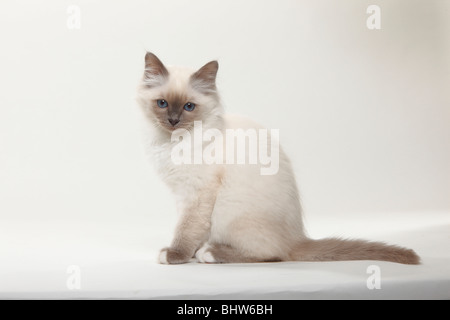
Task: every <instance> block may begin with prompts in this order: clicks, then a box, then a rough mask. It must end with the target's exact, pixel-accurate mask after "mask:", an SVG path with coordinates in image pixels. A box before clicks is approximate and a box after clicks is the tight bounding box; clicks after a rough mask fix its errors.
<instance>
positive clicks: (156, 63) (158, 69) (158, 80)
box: [144, 52, 169, 87]
mask: <svg viewBox="0 0 450 320" xmlns="http://www.w3.org/2000/svg"><path fill="white" fill-rule="evenodd" d="M168 75H169V72H168V71H167V69H166V67H165V66H164V64H163V63H162V62H161V60H159V59H158V57H157V56H155V55H154V54H153V53H151V52H147V53H146V54H145V73H144V82H145V83H146V85H147V86H148V87H154V86H157V85H161V84H162V83H163V81H164V80H165V79H166V78H167V77H168Z"/></svg>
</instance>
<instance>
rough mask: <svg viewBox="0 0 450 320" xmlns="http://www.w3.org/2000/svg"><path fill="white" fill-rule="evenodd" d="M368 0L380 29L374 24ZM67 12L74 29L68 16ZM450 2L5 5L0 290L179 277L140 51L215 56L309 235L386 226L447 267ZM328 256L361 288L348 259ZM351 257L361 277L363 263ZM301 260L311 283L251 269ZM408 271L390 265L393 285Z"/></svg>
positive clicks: (176, 59)
mask: <svg viewBox="0 0 450 320" xmlns="http://www.w3.org/2000/svg"><path fill="white" fill-rule="evenodd" d="M371 4H376V5H379V6H380V8H381V29H380V30H369V29H368V28H367V26H366V20H367V19H368V17H369V14H367V13H366V9H367V7H368V6H369V5H371ZM72 5H75V6H76V7H75V8H78V9H79V10H80V16H79V17H80V19H79V22H80V28H79V29H77V28H75V29H71V28H69V27H68V24H67V23H68V20H69V26H73V21H74V20H72V19H71V18H73V11H70V12H69V13H68V11H67V10H68V8H70V6H72ZM449 12H450V2H449V1H438V0H428V1H425V0H422V1H418V0H396V1H387V0H386V1H385V0H374V1H372V0H371V1H366V0H351V1H333V0H327V1H324V0H310V1H300V0H264V1H256V0H252V1H250V0H247V1H237V0H232V1H218V0H193V1H184V0H176V1H175V0H170V1H166V0H157V1H147V0H141V1H138V0H132V1H111V0H108V1H106V0H103V1H100V0H97V1H87V0H70V1H68V0H46V1H32V0H29V1H1V2H0V243H1V245H0V259H1V260H3V261H1V263H0V266H1V269H0V278H1V281H0V291H1V290H3V291H5V290H6V291H7V292H8V291H22V292H26V291H30V290H35V291H39V290H43V288H44V289H46V290H49V291H52V292H58V290H67V288H66V286H65V283H66V282H65V281H66V277H67V275H66V268H67V266H68V265H69V264H76V265H81V266H82V267H84V269H83V270H84V271H83V272H84V274H85V275H86V276H85V277H87V278H88V280H89V279H90V280H91V281H90V282H89V281H84V282H83V283H84V284H83V286H84V288H86V287H88V288H91V289H92V290H97V291H98V290H100V289H99V288H100V287H99V284H101V285H102V286H103V287H102V288H103V289H102V290H110V289H111V290H114V289H115V290H118V288H120V287H121V288H126V289H127V290H128V289H129V287H130V285H129V283H132V285H131V286H135V287H136V288H137V289H142V288H141V286H146V282H145V281H144V282H143V280H142V279H148V277H149V276H151V277H152V278H151V280H149V283H150V284H149V285H148V287H151V288H153V290H154V291H155V292H156V293H152V295H151V296H160V295H161V291H159V289H158V287H152V285H151V283H153V284H154V283H160V285H161V288H168V287H167V285H168V283H167V282H166V280H165V279H169V278H171V276H170V277H169V276H167V275H166V276H164V274H163V276H161V274H159V273H158V272H172V271H173V270H178V269H164V268H160V267H159V266H155V265H154V258H155V256H156V254H157V250H158V248H160V247H161V246H164V245H167V244H168V241H170V238H171V233H172V229H173V223H174V221H175V218H176V216H175V206H174V203H173V199H172V198H171V196H170V194H169V192H168V190H167V189H166V187H165V186H164V185H163V184H162V183H161V182H160V180H159V179H158V178H157V176H156V174H155V172H154V171H153V170H152V168H151V166H150V165H149V164H148V163H147V159H146V156H145V155H144V151H143V147H142V136H141V132H140V128H139V125H140V121H139V116H140V114H139V112H138V107H137V104H136V102H135V91H136V86H137V83H138V81H139V79H140V77H141V74H142V71H143V59H144V54H145V51H146V50H149V51H152V52H154V53H155V54H157V55H158V56H159V57H160V58H161V60H162V61H163V62H165V63H167V64H175V65H188V66H193V67H201V66H202V65H203V64H204V63H206V62H208V61H210V60H212V59H218V60H219V63H220V68H219V69H220V70H219V76H218V85H219V88H220V90H221V93H222V98H223V101H224V103H225V106H226V109H227V110H228V111H229V112H233V113H242V114H245V115H247V116H250V117H252V118H254V119H255V120H258V121H259V122H261V123H262V124H264V125H266V126H267V127H269V128H275V129H279V130H280V138H281V143H282V145H283V146H284V149H285V150H286V152H287V153H288V155H290V157H291V158H292V163H293V166H294V169H295V173H296V176H297V178H298V183H299V187H300V191H301V196H302V201H303V206H304V208H305V212H306V225H307V228H308V229H309V231H310V234H311V235H312V236H317V237H319V236H320V237H321V236H325V235H345V236H365V235H366V234H369V235H372V236H376V235H378V234H380V235H381V234H382V232H390V234H391V237H388V236H387V235H384V234H383V238H379V240H386V241H391V240H392V241H394V242H397V241H401V243H400V244H402V245H407V246H411V247H414V248H418V249H419V254H421V255H422V257H424V256H425V258H426V259H428V260H426V262H430V261H431V262H433V261H441V263H442V266H443V265H448V264H447V262H445V261H444V260H439V259H441V258H440V257H441V256H442V254H443V253H442V252H447V251H448V250H447V249H445V248H446V247H445V240H441V239H446V241H447V243H448V227H447V226H445V227H444V225H442V227H436V224H439V223H440V222H439V221H443V220H445V221H447V223H448V217H449V216H450V215H449V212H450V201H449V199H450V166H449V163H450V146H449V140H450V125H449V124H450V90H449V84H450V15H449ZM70 23H72V24H70ZM378 216H380V217H384V218H380V219H381V220H376V219H377V218H375V217H378ZM439 217H440V218H439ZM413 218H417V219H415V220H414V219H413ZM366 219H367V221H371V223H372V224H371V225H369V224H367V223H365V222H366ZM383 219H384V220H383ZM373 223H375V224H373ZM376 223H378V224H376ZM428 223H429V225H430V226H433V227H430V229H425V230H424V231H423V232H422V233H420V232H417V233H413V234H412V235H410V234H409V231H408V232H406V233H405V234H404V235H403V237H397V238H396V236H395V234H396V233H397V232H398V231H400V230H407V229H408V228H413V229H414V228H418V227H420V226H422V225H428ZM366 224H367V226H366ZM365 227H367V228H365ZM408 230H409V229H408ZM433 230H435V231H436V230H438V231H439V230H440V233H439V236H438V233H437V232H435V231H433ZM414 234H416V235H417V236H414ZM433 235H434V237H433ZM426 236H431V238H430V239H431V240H432V241H428V242H427V241H422V239H424V237H426ZM433 239H434V240H433ZM374 240H376V239H374ZM433 241H434V242H433ZM421 244H422V246H421ZM436 244H440V245H436ZM439 250H441V251H439ZM99 259H100V260H99ZM102 259H103V260H102ZM433 259H435V260H433ZM436 259H437V260H436ZM93 261H97V269H95V268H94V269H95V270H94V271H93V272H92V273H91V274H90V275H89V268H87V269H86V268H85V265H93V264H94V262H93ZM105 261H106V262H108V263H110V262H112V261H113V262H114V264H113V269H108V268H109V267H108V268H106V267H104V265H103V264H102V263H106V262H105ZM117 261H127V262H123V263H119V264H117ZM130 261H131V262H130ZM442 261H444V262H442ZM100 262H101V263H100ZM134 262H140V263H142V265H141V264H139V265H138V266H135V265H133V263H134ZM98 266H100V267H98ZM122 266H128V267H126V268H125V269H123V270H128V271H126V272H125V271H123V270H122V269H121V268H122ZM321 266H322V268H324V270H328V271H327V272H328V273H327V274H328V275H330V274H331V275H332V276H331V277H332V278H333V277H334V278H335V279H336V281H338V282H339V281H341V280H340V279H342V281H344V282H345V281H349V283H350V282H351V281H352V278H348V277H347V278H345V275H344V276H343V275H342V274H340V271H339V270H343V267H342V265H339V264H327V265H321ZM347 266H350V265H346V266H345V268H344V269H345V270H350V269H351V270H353V271H352V272H353V273H352V274H355V273H358V272H362V273H361V274H360V275H359V277H361V279H362V280H361V281H362V282H361V283H365V277H366V273H365V265H364V268H363V269H361V270H362V271H361V270H360V269H359V268H360V266H362V265H361V264H352V265H351V266H350V269H347ZM383 266H384V268H385V269H383V272H384V274H387V275H388V276H389V271H386V270H390V269H389V268H388V267H389V264H384V265H383ZM442 266H441V265H436V266H435V267H433V268H434V269H433V268H431V267H430V266H429V265H427V264H426V267H424V268H422V269H417V270H418V271H417V273H416V274H413V275H406V276H404V279H406V280H405V281H411V279H423V278H426V277H428V275H429V274H435V275H436V274H437V275H438V276H436V277H437V278H436V279H439V281H441V282H439V283H444V282H442V279H441V278H439V277H442V278H445V279H447V280H446V281H447V282H445V283H447V284H448V275H447V274H446V273H445V272H444V271H445V270H446V268H445V267H442ZM291 267H292V276H291V275H289V277H287V278H286V279H285V282H282V283H286V284H291V283H292V281H293V279H294V278H295V279H297V280H296V281H297V282H299V281H301V279H304V278H305V277H304V276H298V274H297V272H298V270H301V269H298V266H297V264H292V265H290V264H286V265H281V264H280V265H279V266H278V267H277V266H273V267H266V266H260V267H259V268H262V269H258V270H266V269H267V268H269V269H270V270H271V271H270V272H272V273H273V276H274V277H278V276H281V275H282V274H284V273H280V272H279V269H277V268H282V269H281V270H284V269H283V268H291ZM114 268H115V269H114ZM127 268H128V269H127ZM148 268H150V269H151V270H153V271H152V272H151V274H149V273H148V272H146V270H150V269H148ZM188 268H190V269H189V270H192V272H193V274H195V270H197V271H198V270H199V269H196V268H197V267H194V266H191V267H188ZM198 268H203V267H198ZM221 268H222V269H223V270H222V269H220V270H222V271H224V272H231V273H233V272H234V271H235V269H232V268H231V269H229V268H227V267H221ZM271 268H275V269H273V270H272V269H271ZM302 268H303V272H307V270H308V269H309V268H316V265H315V264H314V265H313V264H311V265H309V264H302ZM305 268H306V269H305ZM386 268H387V269H386ZM392 268H394V267H392ZM36 270H38V271H39V270H44V271H45V272H44V271H43V273H39V275H38V276H36V274H35V272H38V271H36ZM86 270H87V271H86ZM105 270H109V273H108V272H106V273H105ZM111 270H112V271H111ZM166 270H168V271H166ZM169 270H172V271H169ZM183 270H184V269H180V270H179V271H177V272H181V273H183V274H185V272H184V271H183ZM201 270H204V271H205V272H208V271H206V270H210V271H209V272H212V275H214V272H215V271H214V270H216V269H211V268H207V267H205V268H204V269H201ZM217 270H218V269H217ZM267 270H268V269H267ZM305 270H306V271H305ZM314 270H315V269H314ZM320 270H322V269H320ZM336 270H337V271H336ZM358 270H359V271H358ZM392 270H394V271H392ZM404 270H405V269H404V267H403V266H395V268H394V269H391V271H392V272H393V273H392V279H394V280H395V281H397V280H398V279H399V278H398V277H397V276H399V275H401V274H404V273H402V272H404ZM408 270H412V272H413V273H414V272H416V271H414V270H416V269H408ZM439 270H440V271H439ZM443 270H444V271H443ZM222 271H221V272H222ZM39 272H40V271H39ZM201 272H203V271H201ZM236 272H237V271H236ZM334 272H337V274H335V273H334ZM231 273H230V275H231ZM319 273H320V272H319ZM344 273H345V272H344ZM444 273H445V274H444ZM202 274H203V273H202ZM2 276H3V277H2ZM141 276H142V277H141ZM341 276H343V278H340V277H341ZM108 277H109V278H108ZM140 277H141V278H140ZM146 277H147V278H146ZM293 277H294V278H293ZM215 278H216V277H215V276H212V277H211V281H213V282H212V283H215V282H214V281H215V280H214V279H215ZM328 278H329V277H328ZM328 278H327V277H326V276H325V277H324V278H323V279H328ZM20 279H22V280H20ZM84 279H86V278H84ZM117 279H120V281H119V283H118V282H117V281H118V280H117ZM224 279H228V278H227V277H225V278H224ZM229 279H230V280H226V281H227V283H228V284H229V286H230V287H229V288H231V286H232V285H233V281H232V280H231V279H233V278H232V277H231V278H229ZM268 279H269V280H270V279H271V278H270V277H269V278H268ZM345 279H347V280H345ZM155 281H156V282H155ZM192 281H193V284H194V283H198V281H197V280H195V277H194V278H193V279H192ZM258 281H259V280H258ZM258 281H256V282H258ZM311 281H312V280H311ZM326 281H328V280H326ZM250 282H251V281H250ZM250 282H249V285H250ZM297 282H295V285H296V286H297V284H298V283H297ZM205 283H206V282H205ZM274 283H276V281H275V282H274ZM399 283H403V282H399ZM408 283H409V282H408ZM193 284H189V285H187V286H186V288H185V289H186V290H187V292H190V291H189V290H191V288H193V287H195V285H193ZM228 284H227V285H228ZM89 285H90V287H89ZM265 285H266V284H265V283H261V286H262V287H264V286H265ZM358 285H359V284H358ZM413 285H414V284H413ZM321 286H322V285H321ZM402 286H403V285H402ZM434 286H435V285H434V284H433V283H431V285H430V288H434ZM169 287H170V288H172V287H173V288H174V292H177V290H178V289H179V288H178V287H177V286H176V283H171V284H170V285H169ZM217 287H218V288H219V287H221V284H220V283H219V284H217ZM300 287H301V285H300ZM208 288H209V287H208ZM227 288H228V287H227ZM258 288H259V287H258ZM258 288H257V289H255V290H256V291H258V290H260V289H258ZM307 288H309V286H308V285H307ZM405 288H406V287H405ZM407 288H409V287H407ZM165 290H166V291H167V290H169V289H165ZM208 290H209V289H208ZM361 290H365V291H364V292H365V293H364V294H366V295H367V294H369V293H368V292H367V288H366V287H365V284H364V285H363V287H362V289H361ZM396 290H397V289H396ZM398 290H400V291H401V290H403V289H402V288H400V287H399V289H398ZM430 290H431V289H430ZM433 290H434V289H433ZM166 291H164V292H166ZM344 291H345V290H344ZM344 291H343V292H344ZM400 291H399V292H400ZM408 291H409V292H412V291H411V290H409V289H408ZM167 292H168V291H167ZM167 292H166V294H169V293H167ZM420 292H427V291H426V290H425V291H420ZM430 292H431V291H430ZM433 292H434V291H433ZM436 292H438V291H436ZM442 292H444V293H445V292H448V287H447V288H443V289H442ZM203 294H204V292H203ZM392 294H393V293H392V292H391V295H392ZM436 294H438V293H436ZM358 295H359V293H358V294H357V295H356V297H358ZM0 296H1V294H0ZM144 296H145V295H144ZM369 296H370V295H369ZM394 296H395V295H394ZM6 297H11V296H9V295H6ZM83 297H86V296H83ZM300 297H303V296H301V295H300ZM447 297H448V296H447Z"/></svg>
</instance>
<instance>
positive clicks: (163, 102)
mask: <svg viewBox="0 0 450 320" xmlns="http://www.w3.org/2000/svg"><path fill="white" fill-rule="evenodd" d="M156 103H157V104H158V107H160V108H167V106H168V105H169V104H168V103H167V101H166V100H164V99H159V100H156Z"/></svg>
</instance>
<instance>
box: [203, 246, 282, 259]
mask: <svg viewBox="0 0 450 320" xmlns="http://www.w3.org/2000/svg"><path fill="white" fill-rule="evenodd" d="M195 257H196V258H197V260H198V262H201V263H249V262H275V261H281V259H278V258H276V257H273V258H269V259H267V258H258V257H252V256H249V255H246V254H245V253H243V252H242V251H240V250H238V249H237V248H233V247H232V246H229V245H226V244H218V243H212V244H211V243H205V244H204V245H203V246H202V247H201V248H200V249H199V250H197V252H196V253H195Z"/></svg>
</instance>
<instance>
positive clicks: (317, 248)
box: [291, 238, 420, 264]
mask: <svg viewBox="0 0 450 320" xmlns="http://www.w3.org/2000/svg"><path fill="white" fill-rule="evenodd" d="M291 257H292V260H295V261H342V260H382V261H391V262H397V263H404V264H420V257H419V256H418V255H417V254H416V253H415V252H414V251H413V250H411V249H407V248H402V247H399V246H394V245H388V244H385V243H383V242H371V241H365V240H343V239H339V238H326V239H320V240H312V239H307V240H303V241H301V242H299V243H298V244H297V245H296V246H295V247H294V249H293V251H292V253H291Z"/></svg>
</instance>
